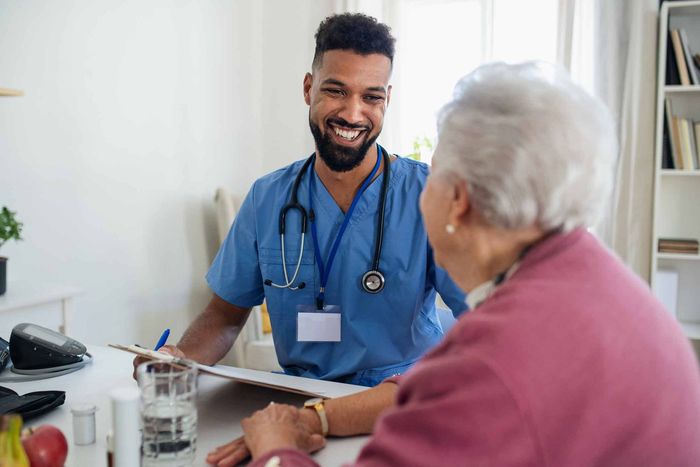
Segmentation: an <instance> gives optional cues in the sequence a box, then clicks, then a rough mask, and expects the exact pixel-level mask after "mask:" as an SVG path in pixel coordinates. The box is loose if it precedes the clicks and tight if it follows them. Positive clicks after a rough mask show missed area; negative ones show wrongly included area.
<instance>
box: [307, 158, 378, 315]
mask: <svg viewBox="0 0 700 467" xmlns="http://www.w3.org/2000/svg"><path fill="white" fill-rule="evenodd" d="M379 154H380V152H379V148H377V163H376V164H374V169H372V173H370V174H369V176H368V177H367V178H365V181H364V182H362V186H361V187H360V189H359V190H358V192H357V194H356V195H355V197H354V198H353V199H352V203H351V204H350V209H348V212H346V213H345V218H344V219H343V223H342V224H341V226H340V230H339V231H338V233H337V234H336V236H335V241H334V242H333V246H332V247H331V252H330V254H329V255H328V263H327V266H324V263H323V258H321V249H320V248H319V246H318V233H317V232H316V222H315V217H316V216H315V215H314V205H313V193H314V192H315V190H316V176H315V175H316V174H315V172H314V164H309V165H310V166H311V174H310V175H309V210H310V211H311V214H310V216H309V220H310V221H311V236H312V237H313V239H314V256H315V257H316V264H318V272H319V274H320V275H321V288H320V290H319V293H318V296H317V297H316V308H317V309H319V310H322V309H323V302H324V300H325V297H326V284H328V276H329V275H330V272H331V267H333V261H334V260H335V254H336V253H337V252H338V246H339V245H340V239H341V238H343V234H345V229H346V228H347V226H348V223H349V222H350V219H351V218H352V213H353V211H354V210H355V207H356V206H357V202H358V201H359V200H360V198H361V197H362V194H363V193H364V192H365V190H366V189H367V187H368V186H369V184H370V183H371V182H372V179H373V178H374V176H375V175H376V173H377V171H378V170H379V166H380V164H381V160H382V159H381V158H380V157H379Z"/></svg>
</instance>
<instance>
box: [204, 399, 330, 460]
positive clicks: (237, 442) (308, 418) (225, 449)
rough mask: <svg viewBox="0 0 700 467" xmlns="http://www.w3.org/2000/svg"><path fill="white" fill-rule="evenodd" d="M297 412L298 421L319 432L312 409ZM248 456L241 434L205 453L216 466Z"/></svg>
mask: <svg viewBox="0 0 700 467" xmlns="http://www.w3.org/2000/svg"><path fill="white" fill-rule="evenodd" d="M297 410H298V412H299V423H301V424H303V425H304V426H305V427H306V430H307V431H309V432H310V433H316V434H318V435H320V434H321V420H319V418H318V415H317V414H316V412H315V411H314V410H310V409H303V408H302V409H297ZM248 457H250V451H249V450H248V446H246V444H245V439H244V438H243V436H241V437H240V438H236V439H234V440H233V441H231V442H229V443H226V444H224V445H222V446H219V447H218V448H216V449H214V450H213V451H212V452H210V453H209V454H207V463H208V464H211V465H216V466H217V467H231V466H234V465H238V464H240V463H241V462H243V461H244V460H245V459H247V458H248Z"/></svg>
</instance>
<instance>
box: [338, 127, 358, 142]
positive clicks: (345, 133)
mask: <svg viewBox="0 0 700 467" xmlns="http://www.w3.org/2000/svg"><path fill="white" fill-rule="evenodd" d="M333 129H334V130H335V134H336V135H338V136H340V137H341V138H343V139H346V140H348V141H352V140H354V139H355V138H357V135H359V134H360V130H341V129H340V128H333Z"/></svg>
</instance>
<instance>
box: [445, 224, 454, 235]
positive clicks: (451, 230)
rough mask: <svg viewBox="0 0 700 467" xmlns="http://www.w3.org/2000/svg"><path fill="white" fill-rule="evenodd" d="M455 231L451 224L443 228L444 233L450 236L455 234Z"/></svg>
mask: <svg viewBox="0 0 700 467" xmlns="http://www.w3.org/2000/svg"><path fill="white" fill-rule="evenodd" d="M456 231H457V229H456V228H455V226H454V225H452V224H447V225H446V226H445V232H447V233H448V234H450V235H452V234H453V233H455V232H456Z"/></svg>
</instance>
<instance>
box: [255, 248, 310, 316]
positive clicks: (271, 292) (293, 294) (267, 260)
mask: <svg viewBox="0 0 700 467" xmlns="http://www.w3.org/2000/svg"><path fill="white" fill-rule="evenodd" d="M285 253H286V255H285V256H286V260H287V261H286V263H287V272H288V274H292V272H293V271H294V269H295V268H296V265H297V261H298V258H299V250H298V249H297V248H293V249H292V250H287V251H285ZM259 261H260V272H261V273H262V277H264V278H265V279H270V280H272V281H273V282H275V283H284V282H285V280H284V270H283V268H282V251H281V250H280V248H260V249H259ZM315 275H316V269H315V266H314V253H313V250H312V248H306V249H304V254H303V255H302V257H301V262H300V266H299V273H298V275H297V278H296V280H295V281H294V283H295V285H296V286H297V287H298V286H299V285H301V284H302V283H303V284H304V285H303V287H301V288H297V289H295V290H292V289H288V288H277V287H272V286H270V285H267V284H265V286H264V287H265V288H264V290H265V299H266V300H267V303H268V310H269V311H270V315H271V316H272V315H273V314H277V315H279V314H280V313H281V312H282V311H284V312H285V313H289V314H292V313H293V312H294V311H295V304H296V303H311V302H312V301H313V297H314V290H316V289H317V287H318V285H317V281H316V277H315ZM290 278H291V275H290ZM290 303H291V306H290ZM282 307H284V308H285V309H286V310H282Z"/></svg>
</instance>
